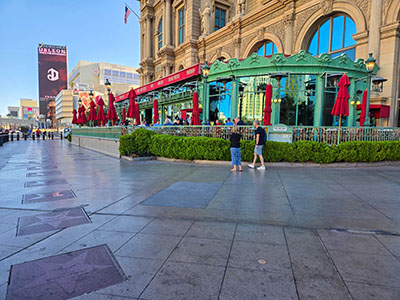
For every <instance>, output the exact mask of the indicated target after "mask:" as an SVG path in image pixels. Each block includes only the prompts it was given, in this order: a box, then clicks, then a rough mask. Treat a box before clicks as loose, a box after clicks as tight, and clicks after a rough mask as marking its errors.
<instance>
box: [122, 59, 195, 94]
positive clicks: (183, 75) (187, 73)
mask: <svg viewBox="0 0 400 300" xmlns="http://www.w3.org/2000/svg"><path fill="white" fill-rule="evenodd" d="M200 74H201V64H196V65H194V66H191V67H190V68H186V69H183V70H180V71H178V72H175V73H173V74H171V75H168V76H166V77H164V78H161V79H159V80H156V81H153V82H150V83H148V84H145V85H143V86H141V87H138V88H137V89H135V92H136V95H138V96H139V95H142V94H145V93H148V92H151V91H155V90H158V89H161V88H164V87H167V86H169V85H171V84H174V83H178V82H181V81H184V80H187V79H190V78H192V77H196V76H199V75H200ZM126 99H129V91H128V92H126V93H124V94H121V95H119V96H117V97H115V102H119V101H123V100H126Z"/></svg>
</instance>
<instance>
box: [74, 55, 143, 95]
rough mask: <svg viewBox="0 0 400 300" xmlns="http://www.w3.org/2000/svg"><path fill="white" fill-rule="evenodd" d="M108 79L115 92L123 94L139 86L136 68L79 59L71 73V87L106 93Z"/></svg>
mask: <svg viewBox="0 0 400 300" xmlns="http://www.w3.org/2000/svg"><path fill="white" fill-rule="evenodd" d="M106 79H108V80H109V82H110V83H111V89H112V91H113V93H114V94H116V95H118V94H122V93H125V92H126V91H128V90H130V89H131V88H136V87H138V86H139V74H138V73H137V71H136V68H133V67H127V66H120V65H115V64H109V63H104V62H97V63H94V62H87V61H79V62H78V64H77V65H76V66H75V68H74V69H73V70H72V72H71V73H70V74H69V79H68V83H69V88H70V89H74V90H81V91H87V90H93V91H97V92H100V93H103V94H106V92H107V91H106V90H107V88H106V87H105V85H104V81H105V80H106Z"/></svg>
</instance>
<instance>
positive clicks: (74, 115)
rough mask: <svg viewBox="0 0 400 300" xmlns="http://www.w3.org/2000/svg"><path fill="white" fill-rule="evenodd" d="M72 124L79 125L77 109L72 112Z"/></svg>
mask: <svg viewBox="0 0 400 300" xmlns="http://www.w3.org/2000/svg"><path fill="white" fill-rule="evenodd" d="M72 124H78V118H77V117H76V109H74V110H73V111H72Z"/></svg>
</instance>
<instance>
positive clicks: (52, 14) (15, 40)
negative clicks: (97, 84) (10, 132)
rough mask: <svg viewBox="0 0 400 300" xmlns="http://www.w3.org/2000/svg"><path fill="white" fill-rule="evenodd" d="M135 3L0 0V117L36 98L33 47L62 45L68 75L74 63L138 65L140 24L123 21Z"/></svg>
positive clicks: (134, 19) (118, 0)
mask: <svg viewBox="0 0 400 300" xmlns="http://www.w3.org/2000/svg"><path fill="white" fill-rule="evenodd" d="M125 3H127V4H128V5H129V6H130V7H131V8H132V9H133V10H134V11H136V13H137V14H139V11H140V9H139V1H136V0H125V1H124V0H0V83H1V84H0V87H1V89H2V91H1V92H0V115H2V116H5V115H7V113H8V111H7V106H19V99H20V98H28V99H36V100H37V99H38V55H37V47H38V44H39V43H44V44H50V45H63V46H67V47H68V73H69V72H70V71H72V69H73V68H74V67H75V65H76V64H77V63H78V61H80V60H86V61H92V62H100V61H101V62H108V63H113V64H119V65H125V66H131V67H139V62H140V44H139V40H140V26H139V20H138V19H137V17H136V16H135V15H134V14H130V16H129V19H128V23H127V24H125V23H124V13H125Z"/></svg>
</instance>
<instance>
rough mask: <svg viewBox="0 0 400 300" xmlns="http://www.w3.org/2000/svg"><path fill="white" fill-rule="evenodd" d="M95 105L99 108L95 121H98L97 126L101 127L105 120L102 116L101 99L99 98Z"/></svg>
mask: <svg viewBox="0 0 400 300" xmlns="http://www.w3.org/2000/svg"><path fill="white" fill-rule="evenodd" d="M97 105H98V107H99V110H98V111H97V118H96V119H97V121H98V125H99V126H101V125H103V123H104V122H105V121H106V120H107V119H106V116H105V115H104V108H103V107H104V100H103V98H99V100H97Z"/></svg>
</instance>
